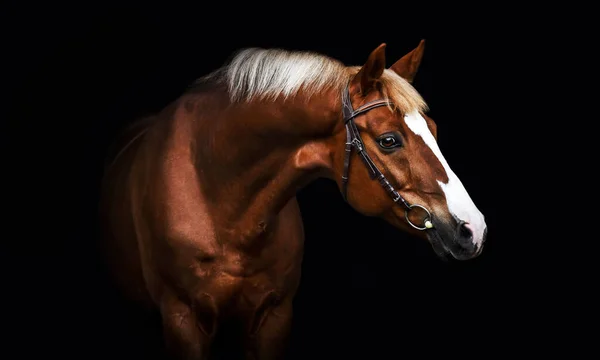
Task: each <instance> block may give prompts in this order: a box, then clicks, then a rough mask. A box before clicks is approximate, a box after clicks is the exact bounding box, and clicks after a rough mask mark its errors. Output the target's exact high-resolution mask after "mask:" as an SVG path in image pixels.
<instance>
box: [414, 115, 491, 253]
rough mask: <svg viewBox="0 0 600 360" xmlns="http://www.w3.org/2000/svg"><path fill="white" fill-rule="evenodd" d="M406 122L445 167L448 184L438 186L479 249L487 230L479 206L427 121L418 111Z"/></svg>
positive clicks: (453, 212) (441, 183)
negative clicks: (471, 234)
mask: <svg viewBox="0 0 600 360" xmlns="http://www.w3.org/2000/svg"><path fill="white" fill-rule="evenodd" d="M404 121H405V122H406V125H407V126H408V128H409V129H410V130H412V132H414V133H415V134H416V135H418V136H421V138H423V141H424V142H425V144H426V145H427V146H429V148H430V149H431V151H433V153H434V154H435V156H436V157H437V158H438V160H439V161H440V163H441V164H442V166H443V167H444V170H446V174H447V175H448V182H447V183H443V182H441V181H439V180H438V184H439V185H440V187H441V188H442V191H444V194H445V196H446V202H447V204H448V210H450V212H451V213H452V214H454V215H455V216H456V217H457V218H459V219H460V220H463V221H466V222H467V223H468V225H467V226H468V227H469V228H471V230H472V231H473V243H474V244H475V245H476V246H477V247H479V246H481V242H482V241H483V234H484V232H485V229H486V224H485V219H484V216H483V214H482V213H481V212H480V211H479V209H477V206H475V204H474V203H473V200H471V197H470V196H469V194H468V193H467V190H466V189H465V187H464V186H463V184H462V182H461V181H460V179H459V178H458V176H456V174H455V173H454V171H452V169H450V166H449V165H448V162H447V161H446V159H445V158H444V155H442V152H441V151H440V148H439V146H438V144H437V141H435V138H434V137H433V134H432V133H431V131H429V127H428V126H427V121H426V120H425V118H423V116H422V115H421V114H420V113H419V112H418V111H415V112H412V113H410V114H407V115H406V116H405V117H404Z"/></svg>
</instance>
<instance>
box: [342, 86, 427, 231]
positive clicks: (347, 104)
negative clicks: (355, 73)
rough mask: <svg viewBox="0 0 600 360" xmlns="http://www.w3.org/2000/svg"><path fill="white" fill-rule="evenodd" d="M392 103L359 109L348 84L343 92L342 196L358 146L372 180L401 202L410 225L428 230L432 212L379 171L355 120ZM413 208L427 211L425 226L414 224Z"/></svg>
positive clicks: (373, 104) (372, 103) (386, 102)
mask: <svg viewBox="0 0 600 360" xmlns="http://www.w3.org/2000/svg"><path fill="white" fill-rule="evenodd" d="M390 104H391V103H390V102H389V101H386V100H374V101H371V102H368V103H366V104H364V105H363V106H361V107H359V108H358V109H356V110H354V108H353V107H352V101H351V100H350V88H349V86H346V89H345V90H344V92H343V93H342V114H343V116H344V124H345V125H346V153H345V157H344V174H343V175H342V196H343V197H344V200H346V201H348V197H347V192H348V174H349V171H350V155H351V154H352V147H355V148H356V151H357V153H358V155H360V158H361V159H362V160H363V162H364V164H365V166H366V167H367V170H368V171H369V175H370V176H371V180H375V179H377V180H378V181H379V183H380V184H381V186H382V187H383V188H384V189H385V191H386V192H387V193H388V195H389V196H390V197H391V198H392V200H393V201H394V202H395V203H401V204H402V205H403V206H404V207H405V210H404V217H405V218H406V221H407V222H408V224H409V225H410V226H412V227H413V228H415V229H417V230H426V229H431V228H432V227H433V224H432V222H431V213H430V212H429V210H427V209H426V208H425V207H423V206H421V205H417V204H412V205H411V204H409V203H408V201H406V200H405V199H404V198H403V197H402V195H400V193H398V191H396V189H394V187H393V186H392V185H391V184H390V182H389V181H388V180H387V179H386V178H385V176H384V175H383V173H382V172H381V171H379V169H378V168H377V166H376V165H375V163H374V162H373V160H371V158H370V157H369V154H367V151H366V149H365V146H364V142H363V140H362V138H361V137H360V133H359V131H358V128H357V127H356V124H355V122H354V118H355V117H357V116H358V115H361V114H364V113H366V112H367V111H369V110H372V109H375V108H378V107H380V106H387V105H390ZM413 208H421V209H423V210H424V211H425V212H426V213H427V217H426V218H425V220H424V222H423V226H417V225H415V224H413V223H412V222H411V221H410V219H409V218H408V213H409V212H410V211H411V210H412V209H413Z"/></svg>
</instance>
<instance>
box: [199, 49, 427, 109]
mask: <svg viewBox="0 0 600 360" xmlns="http://www.w3.org/2000/svg"><path fill="white" fill-rule="evenodd" d="M359 69H360V67H357V66H350V67H347V66H345V65H344V64H342V63H341V62H340V61H338V60H335V59H332V58H330V57H327V56H325V55H321V54H316V53H312V52H306V51H288V50H282V49H260V48H249V49H245V50H242V51H240V52H239V53H237V54H236V55H235V56H234V57H233V58H232V60H231V61H230V62H229V63H228V64H227V65H225V66H224V67H222V68H220V69H219V70H217V71H215V72H213V73H211V74H209V75H208V76H206V77H204V78H202V79H200V81H207V80H209V81H210V80H213V81H219V82H222V83H224V84H225V85H226V86H227V89H228V91H229V97H230V100H231V101H232V102H241V101H252V100H255V99H270V100H275V99H277V98H284V99H286V98H288V97H291V96H294V95H295V94H296V93H297V92H298V91H299V90H300V89H302V92H303V94H304V95H306V96H309V97H310V96H313V95H315V94H317V93H319V92H321V91H323V90H326V89H333V90H337V91H339V92H340V94H341V92H342V90H343V89H344V87H345V86H346V84H347V83H348V81H349V80H350V79H351V78H352V76H354V75H355V74H356V73H357V72H358V70H359ZM379 82H380V83H381V85H382V91H383V94H384V97H385V98H387V99H389V100H390V101H391V102H392V103H393V106H394V107H395V108H397V109H398V110H400V111H401V112H403V113H410V112H413V111H415V110H417V111H426V110H427V104H426V103H425V101H424V100H423V98H422V97H421V95H419V93H418V92H417V91H416V90H415V89H414V88H413V87H412V85H410V84H409V83H408V82H407V81H406V80H404V79H402V78H401V77H400V76H398V75H397V74H396V73H395V72H393V71H391V70H386V71H385V72H384V73H383V75H382V77H381V78H380V80H379Z"/></svg>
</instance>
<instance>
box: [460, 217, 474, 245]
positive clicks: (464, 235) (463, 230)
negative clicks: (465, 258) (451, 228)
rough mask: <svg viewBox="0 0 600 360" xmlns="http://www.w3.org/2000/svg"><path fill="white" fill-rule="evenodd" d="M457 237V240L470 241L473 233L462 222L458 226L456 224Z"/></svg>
mask: <svg viewBox="0 0 600 360" xmlns="http://www.w3.org/2000/svg"><path fill="white" fill-rule="evenodd" d="M458 237H459V239H464V240H471V239H472V238H473V232H472V231H471V229H470V228H469V226H468V225H467V223H466V222H464V221H461V222H460V224H458Z"/></svg>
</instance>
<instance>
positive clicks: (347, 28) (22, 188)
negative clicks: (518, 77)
mask: <svg viewBox="0 0 600 360" xmlns="http://www.w3.org/2000/svg"><path fill="white" fill-rule="evenodd" d="M296 5H298V4H296ZM246 6H248V5H246ZM289 6H294V4H291V5H289ZM348 6H350V5H348ZM365 6H366V5H365ZM302 7H307V8H308V9H304V10H309V11H308V12H309V13H310V14H309V15H306V16H308V17H307V18H302V17H300V18H299V19H294V20H291V19H288V18H285V17H268V16H266V15H264V13H263V15H264V19H263V18H262V17H261V18H257V17H255V16H254V15H252V16H251V15H250V12H247V11H248V9H245V8H244V9H242V8H240V7H238V6H233V5H231V8H230V9H228V10H229V11H230V12H229V13H228V16H226V15H224V13H223V12H222V10H219V11H217V10H214V9H213V10H209V9H208V8H203V7H202V4H200V5H196V6H186V7H180V6H177V5H173V4H171V5H170V6H169V7H165V6H164V5H163V6H158V5H157V6H153V5H148V4H146V5H144V6H143V7H141V6H140V7H136V6H133V5H131V6H125V5H121V6H118V7H117V6H113V7H108V6H105V5H103V6H100V5H98V6H96V5H92V3H90V4H87V5H86V6H85V7H84V6H81V5H80V6H75V7H74V5H69V6H67V5H57V4H52V5H46V6H45V7H39V6H38V5H35V6H34V5H31V6H28V5H27V4H21V5H19V6H15V5H11V6H10V8H9V9H8V10H9V11H7V12H5V13H4V16H5V17H6V19H5V21H3V27H5V29H4V30H3V31H4V36H3V39H4V49H5V51H4V56H3V57H4V60H5V65H4V69H5V71H4V77H3V80H2V82H3V87H5V88H6V89H8V95H7V96H5V98H4V101H8V102H7V105H8V106H7V107H5V108H7V109H8V110H9V113H8V116H5V117H4V118H5V119H8V121H7V122H5V121H3V123H2V125H3V128H5V129H6V130H3V131H2V144H3V154H4V156H3V158H4V160H3V161H4V164H5V166H6V169H7V170H5V175H3V178H4V179H3V181H8V187H7V189H9V190H7V196H6V197H7V199H8V202H6V204H7V208H8V209H9V215H8V216H5V217H4V219H5V221H7V223H6V227H7V228H10V229H11V230H10V232H9V236H8V237H7V241H5V244H6V249H8V250H9V252H5V253H10V256H8V257H6V260H5V261H4V262H3V266H5V268H6V271H4V272H3V275H4V277H5V279H6V280H5V284H7V287H6V288H7V289H11V290H10V291H8V292H7V294H8V295H7V296H6V298H7V299H8V300H9V302H11V303H12V304H14V305H13V306H11V307H6V308H5V309H6V311H7V317H8V318H10V319H14V320H15V321H14V322H12V323H11V324H14V326H12V327H11V330H10V331H11V332H12V335H13V337H12V338H14V340H13V341H11V342H12V345H15V346H17V348H18V349H19V350H20V351H22V352H23V354H24V355H27V354H33V353H40V354H46V355H52V356H54V355H56V356H61V357H63V358H72V357H73V358H109V357H116V356H123V357H124V356H130V357H131V358H146V357H150V354H153V353H154V351H155V350H154V349H155V346H157V345H156V344H157V343H159V342H160V338H158V337H157V336H156V334H155V333H154V332H153V330H155V328H156V323H155V322H154V321H153V320H152V319H150V320H147V319H140V318H138V317H137V316H136V313H135V312H134V311H133V310H131V309H129V308H127V307H126V306H125V305H124V304H123V303H122V301H121V300H120V299H119V297H118V296H117V294H116V293H115V292H114V290H113V288H112V287H111V285H110V283H109V282H108V281H107V280H106V277H105V275H104V273H103V269H102V263H101V261H100V260H99V259H98V258H97V254H96V253H95V250H94V240H95V236H96V233H97V228H96V226H97V225H96V207H97V200H98V185H99V180H100V177H101V175H102V166H103V161H104V156H105V155H106V151H107V147H108V145H109V143H110V141H111V140H112V138H113V137H114V136H115V135H116V133H117V132H118V131H119V129H121V128H122V127H123V126H125V125H126V124H127V123H129V122H130V121H132V120H134V119H136V118H139V117H141V116H144V115H147V114H150V113H152V112H155V111H158V110H159V109H161V108H162V107H164V106H165V105H167V104H168V103H169V102H171V101H173V100H175V99H176V98H177V97H178V96H179V95H180V94H181V93H182V91H184V89H185V87H186V86H187V85H189V84H190V83H191V82H192V81H194V80H195V79H196V78H198V77H200V76H202V75H204V74H206V73H208V72H209V71H212V70H214V69H215V68H217V67H218V66H220V65H222V64H223V62H224V61H225V60H226V59H227V58H228V57H229V56H230V55H231V53H232V52H233V51H235V50H238V49H239V48H242V47H248V46H260V47H283V48H288V49H298V50H313V51H318V52H322V53H325V54H327V55H329V56H332V57H335V58H338V59H340V60H342V61H343V62H345V63H346V64H353V65H360V64H362V63H363V62H364V60H365V59H366V57H367V56H368V54H369V53H370V51H372V50H373V49H374V48H375V47H376V46H378V45H379V44H380V43H382V42H386V43H387V45H388V46H387V57H388V65H391V64H392V63H393V62H394V61H395V60H397V59H399V58H400V57H401V56H402V55H404V54H405V53H407V52H409V51H410V50H412V49H413V48H414V47H416V46H417V45H418V43H419V41H420V40H421V39H422V38H424V39H426V49H425V56H424V58H423V62H422V64H421V68H420V71H419V73H418V75H417V78H416V81H415V84H414V85H415V87H416V88H417V90H418V91H420V93H421V94H422V95H423V96H424V98H425V100H426V101H427V102H428V104H429V106H430V108H431V111H430V113H429V114H430V116H432V117H433V119H434V120H436V122H437V124H438V134H439V143H440V147H441V149H442V151H443V153H444V155H445V156H446V159H447V160H448V161H449V163H450V165H451V167H452V168H453V169H454V171H455V172H456V173H457V174H458V175H459V177H460V178H461V180H462V181H463V183H464V184H465V187H466V188H467V190H468V191H469V193H470V195H471V197H472V198H473V200H474V201H475V203H476V204H477V205H478V207H479V208H480V210H481V211H482V212H483V213H484V214H485V215H486V220H487V223H488V227H489V238H488V242H487V244H486V248H485V250H484V253H483V254H482V255H481V256H480V257H479V258H478V259H475V260H473V261H469V262H461V263H458V262H451V263H444V262H441V261H440V260H439V259H437V258H436V257H435V255H434V253H433V251H432V250H431V248H430V246H429V245H428V244H427V243H425V242H423V241H419V240H416V239H413V238H411V237H409V236H407V235H405V234H402V233H400V232H398V231H397V230H395V229H393V228H391V227H390V226H389V225H387V224H385V223H384V222H383V221H381V220H378V219H371V218H366V217H363V216H361V215H359V214H357V213H356V212H354V211H353V210H352V209H351V208H349V206H347V205H346V204H345V203H344V202H343V201H342V198H341V196H340V194H339V192H338V191H337V190H336V187H335V184H334V183H333V182H330V181H325V180H322V181H317V182H315V183H313V184H311V185H310V186H308V187H307V188H305V189H304V190H302V191H301V192H300V194H299V196H298V198H299V201H300V205H301V209H302V214H303V218H304V222H305V229H306V253H305V258H304V267H303V278H302V283H301V286H300V290H299V293H298V295H297V298H296V301H295V314H296V317H295V322H294V329H293V338H292V350H293V351H292V352H293V353H294V354H295V355H296V357H295V358H302V359H306V358H308V357H309V356H314V355H315V354H317V355H323V356H329V355H331V356H336V358H337V357H338V356H339V357H340V358H361V359H362V358H382V357H386V358H388V357H395V356H396V355H398V356H410V354H413V353H419V354H421V356H424V354H430V353H432V352H436V353H457V354H459V353H482V352H483V353H498V352H513V351H515V350H516V349H533V346H531V345H532V343H534V342H535V341H534V340H533V339H532V335H531V334H532V333H535V334H540V333H541V332H542V331H543V330H545V329H548V326H550V325H551V323H552V321H554V320H553V319H554V318H553V317H549V316H545V315H544V314H543V313H544V310H543V309H540V305H539V303H538V302H536V301H534V299H536V297H535V296H534V295H533V294H534V293H535V292H536V291H537V288H538V287H539V288H541V287H542V286H543V285H542V284H545V283H546V279H545V278H544V276H545V274H544V272H543V271H541V270H539V269H536V268H535V266H533V265H529V267H528V266H527V265H524V264H522V262H521V259H522V258H523V254H524V253H525V252H526V247H525V246H524V245H523V242H522V241H521V240H522V237H523V236H524V235H523V233H522V232H519V231H518V230H515V229H514V227H513V226H509V224H511V219H512V218H511V216H514V215H513V214H512V213H511V211H510V208H511V200H510V199H511V198H512V197H514V196H515V193H514V192H512V190H511V189H510V187H509V184H508V183H509V182H510V181H509V180H510V179H513V180H514V168H515V167H516V166H517V165H516V164H517V162H518V161H519V159H521V158H522V154H520V155H519V152H518V151H516V150H515V149H514V148H512V147H509V146H507V141H508V142H509V143H510V142H513V143H515V142H518V141H519V137H518V136H519V134H514V133H512V134H511V137H510V138H509V139H507V137H506V136H507V135H506V134H507V131H506V127H507V126H508V125H507V123H506V121H507V117H506V113H505V112H504V111H503V110H502V109H503V107H504V105H506V103H507V102H511V101H514V99H511V98H510V97H507V95H506V87H507V86H509V85H507V84H506V79H508V78H510V77H511V76H513V74H514V73H513V72H512V67H511V66H512V65H511V63H510V61H508V60H507V57H506V54H508V53H512V52H514V51H516V49H519V48H520V47H522V46H523V43H524V42H525V40H524V39H521V38H519V37H516V36H513V37H511V36H508V34H507V33H505V32H503V31H498V30H497V29H496V30H493V29H492V30H488V29H490V27H485V26H484V25H485V24H486V22H487V21H489V19H488V18H481V17H473V18H469V19H467V20H462V19H458V18H453V19H455V21H448V22H447V23H446V22H443V23H439V24H435V23H434V22H432V21H425V20H422V21H420V20H419V21H417V20H414V21H412V22H408V21H406V17H403V16H402V14H404V13H403V10H402V7H401V6H400V5H396V7H393V6H387V7H385V8H383V9H379V10H378V12H377V13H376V14H373V15H370V14H369V11H370V10H369V11H368V9H366V8H365V9H362V10H361V9H357V8H353V12H352V13H351V14H350V15H344V14H342V13H339V14H337V15H335V14H333V15H318V14H320V11H321V8H315V7H311V6H309V5H308V4H302ZM253 10H259V11H263V12H269V11H274V10H273V8H272V6H267V5H264V6H263V5H260V6H259V5H255V6H254V7H253ZM280 13H281V11H279V12H277V14H280ZM371 13H372V11H371ZM438 16H441V17H444V14H443V11H441V10H440V11H439V12H438ZM378 17H381V19H378ZM515 31H516V30H515ZM513 35H514V34H513ZM524 66H527V65H526V64H524ZM513 96H516V95H513ZM5 126H6V127H5ZM540 313H541V315H540ZM144 348H148V349H150V350H147V349H146V350H143V349H144ZM373 352H375V355H373ZM154 354H156V353H154ZM363 354H371V355H363Z"/></svg>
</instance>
